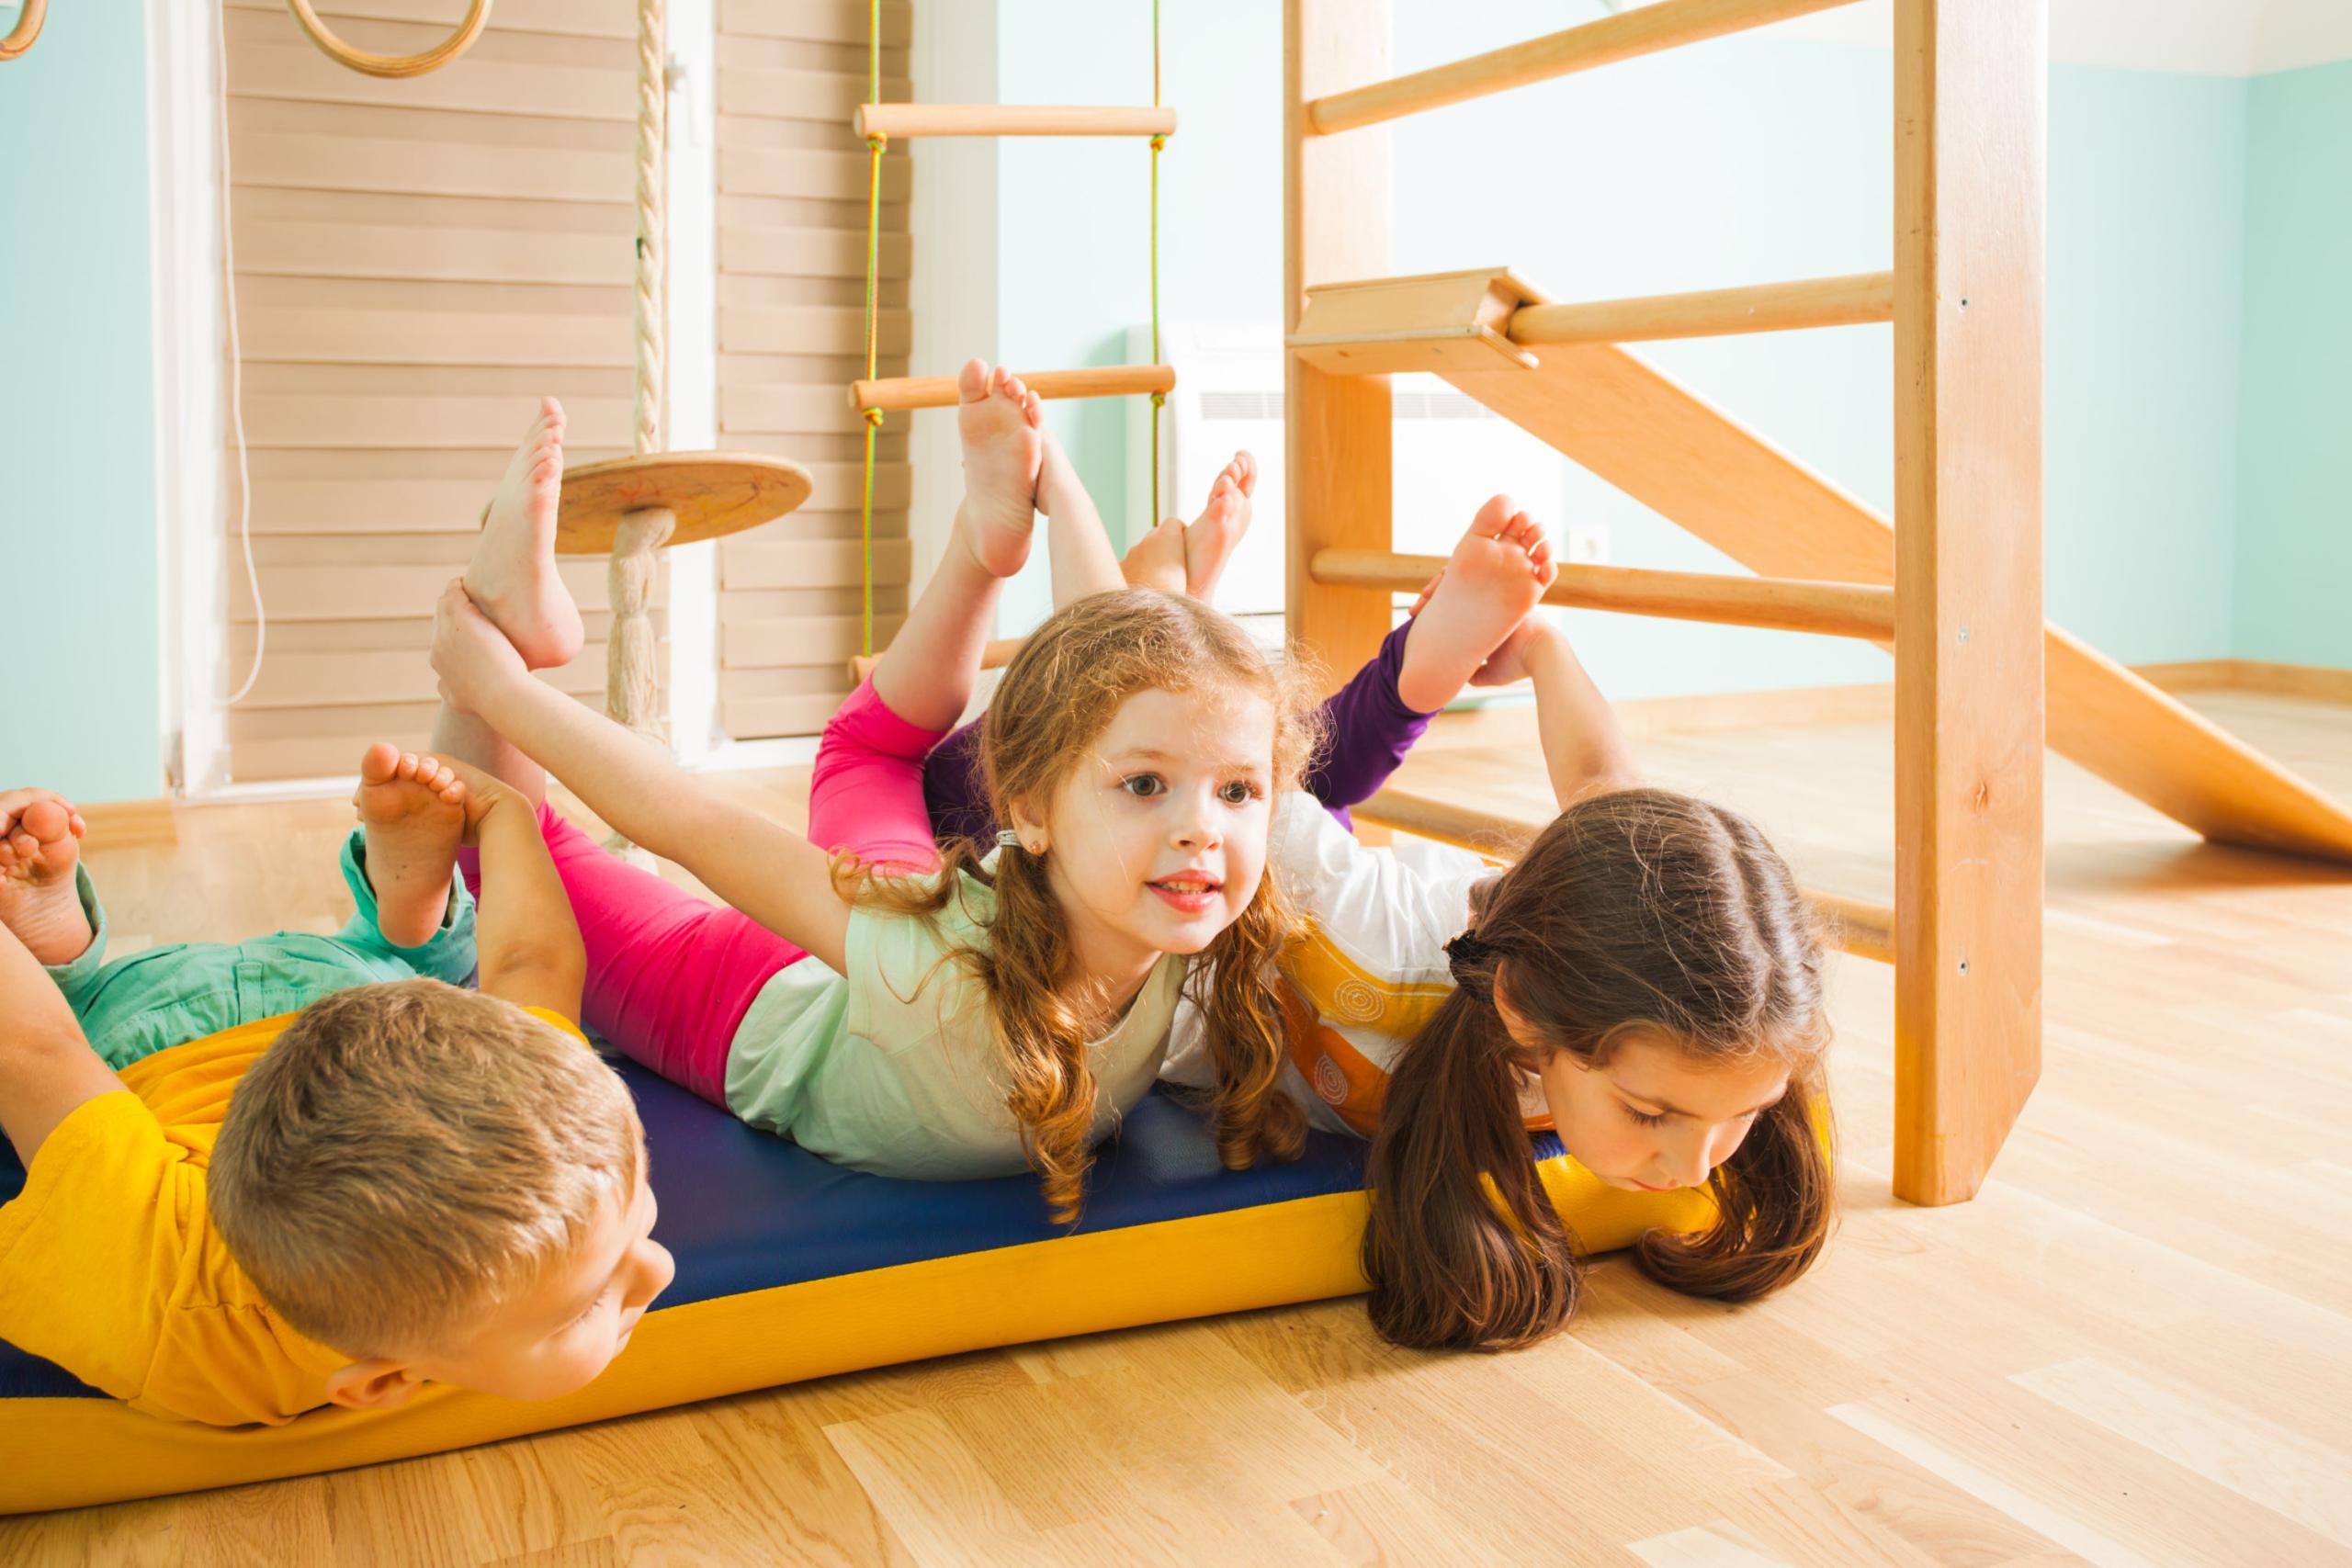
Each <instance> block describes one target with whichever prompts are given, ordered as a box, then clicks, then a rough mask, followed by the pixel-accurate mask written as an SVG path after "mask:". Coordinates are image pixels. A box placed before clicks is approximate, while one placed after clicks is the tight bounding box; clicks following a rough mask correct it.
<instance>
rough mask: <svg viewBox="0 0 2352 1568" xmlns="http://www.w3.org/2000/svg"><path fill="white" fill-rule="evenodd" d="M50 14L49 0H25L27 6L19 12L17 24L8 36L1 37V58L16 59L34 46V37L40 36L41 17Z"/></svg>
mask: <svg viewBox="0 0 2352 1568" xmlns="http://www.w3.org/2000/svg"><path fill="white" fill-rule="evenodd" d="M48 14H49V0H25V8H24V9H23V10H22V11H19V12H17V25H16V26H15V27H14V28H10V29H9V31H8V36H7V37H6V38H0V60H14V59H16V58H17V56H18V55H20V54H22V53H24V52H25V51H27V50H28V49H30V48H32V46H33V39H37V38H39V37H40V23H41V18H42V17H45V16H47V15H48Z"/></svg>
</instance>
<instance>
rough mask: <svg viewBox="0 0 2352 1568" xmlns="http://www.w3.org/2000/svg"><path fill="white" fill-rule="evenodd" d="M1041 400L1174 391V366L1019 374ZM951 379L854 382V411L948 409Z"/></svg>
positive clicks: (953, 382) (851, 386)
mask: <svg viewBox="0 0 2352 1568" xmlns="http://www.w3.org/2000/svg"><path fill="white" fill-rule="evenodd" d="M1014 374H1015V375H1017V376H1019V377H1020V378H1021V379H1022V380H1023V382H1024V383H1025V384H1026V385H1027V386H1028V388H1029V389H1030V390H1031V391H1033V392H1035V393H1036V394H1037V395H1038V396H1039V397H1041V398H1125V397H1135V396H1138V395H1140V394H1144V393H1148V392H1167V391H1172V390H1174V389H1175V386H1176V367H1174V366H1172V365H1113V366H1106V367H1103V368H1102V369H1099V370H1037V371H1026V370H1022V371H1015V372H1014ZM849 406H850V407H852V408H854V409H944V408H953V407H955V406H956V378H955V377H953V376H891V377H885V378H882V379H880V380H876V381H852V382H851V383H850V384H849Z"/></svg>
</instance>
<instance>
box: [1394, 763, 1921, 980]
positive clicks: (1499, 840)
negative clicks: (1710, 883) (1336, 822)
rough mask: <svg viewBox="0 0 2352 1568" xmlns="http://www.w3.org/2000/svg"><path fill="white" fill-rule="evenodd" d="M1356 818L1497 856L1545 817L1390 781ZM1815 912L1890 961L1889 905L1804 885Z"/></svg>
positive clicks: (1518, 845) (1875, 957)
mask: <svg viewBox="0 0 2352 1568" xmlns="http://www.w3.org/2000/svg"><path fill="white" fill-rule="evenodd" d="M1351 811H1352V814H1353V815H1354V817H1355V819H1356V820H1357V821H1359V822H1372V823H1377V824H1378V825H1379V826H1381V827H1384V828H1393V829H1396V830H1397V831H1398V832H1400V833H1411V834H1414V835H1416V836H1417V837H1419V838H1424V839H1434V840H1437V841H1438V842H1440V843H1442V844H1455V845H1459V846H1460V847H1462V848H1464V849H1466V850H1474V851H1476V852H1477V853H1479V854H1482V855H1491V856H1493V857H1494V858H1496V859H1498V860H1511V859H1515V858H1516V857H1517V856H1519V855H1520V854H1521V853H1523V852H1525V851H1526V849H1527V846H1528V845H1530V844H1532V843H1533V842H1534V841H1535V838H1536V835H1537V834H1539V833H1541V832H1542V831H1543V830H1544V828H1545V827H1546V826H1547V825H1548V824H1547V822H1530V821H1527V820H1525V819H1523V818H1517V817H1507V816H1505V815H1503V814H1502V813H1501V812H1498V811H1486V810H1481V809H1480V808H1479V807H1475V806H1464V805H1463V804H1462V803H1460V802H1459V801H1453V800H1446V799H1442V798H1441V797H1439V796H1436V795H1422V794H1420V793H1419V792H1417V791H1414V790H1409V789H1400V788H1397V786H1395V785H1393V784H1392V785H1390V786H1389V787H1388V788H1386V789H1384V790H1382V791H1381V792H1380V793H1379V794H1377V795H1374V796H1373V797H1372V798H1371V799H1370V800H1367V801H1365V802H1364V803H1363V804H1362V805H1361V806H1357V807H1351ZM1803 891H1804V897H1805V900H1806V902H1807V903H1809V904H1811V905H1812V907H1813V910H1814V913H1815V916H1816V917H1818V918H1819V919H1820V921H1821V928H1822V940H1823V941H1824V942H1827V943H1828V944H1829V945H1830V946H1832V947H1835V948H1837V949H1838V950H1839V951H1841V952H1845V953H1852V954H1853V955H1854V956H1855V957H1857V958H1868V959H1871V960H1872V961H1874V962H1876V963H1880V964H1893V963H1894V910H1893V909H1890V908H1887V907H1886V906H1885V905H1883V904H1871V903H1867V902H1865V901H1864V900H1862V899H1860V898H1849V897H1845V896H1844V895H1843V894H1838V893H1820V892H1816V891H1815V890H1814V889H1812V888H1810V887H1808V888H1805V889H1804V890H1803Z"/></svg>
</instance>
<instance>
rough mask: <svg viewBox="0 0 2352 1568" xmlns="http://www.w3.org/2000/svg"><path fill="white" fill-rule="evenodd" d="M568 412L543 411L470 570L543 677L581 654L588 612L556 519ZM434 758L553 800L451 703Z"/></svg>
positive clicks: (473, 593) (486, 514) (514, 755)
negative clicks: (561, 566) (562, 555)
mask: <svg viewBox="0 0 2352 1568" xmlns="http://www.w3.org/2000/svg"><path fill="white" fill-rule="evenodd" d="M563 435H564V421H563V405H562V404H561V403H560V402H558V401H556V400H555V399H553V398H547V399H544V400H541V402H540V404H539V412H538V417H537V419H535V420H534V421H533V422H532V423H531V428H530V429H528V430H527V431H526V432H524V434H523V440H522V443H521V445H519V446H516V447H515V456H514V457H512V458H511V459H509V460H508V462H507V465H506V477H505V479H503V480H501V481H500V483H499V487H498V493H497V494H496V495H494V496H492V498H491V502H490V505H489V507H488V508H486V509H485V510H484V511H483V513H482V528H481V538H480V539H479V540H477V541H476V542H475V545H474V555H473V559H472V560H471V561H470V562H469V563H468V564H467V567H466V575H465V583H466V592H467V594H468V595H469V597H470V598H471V599H472V600H473V602H474V603H475V604H478V605H480V606H481V611H482V613H483V614H484V615H488V616H489V617H490V619H491V622H492V625H494V626H497V627H498V629H499V630H500V631H503V632H504V633H505V634H506V637H507V640H508V641H510V642H512V643H513V644H514V645H515V651H516V652H518V653H520V654H521V655H522V656H523V662H524V663H525V664H526V665H528V666H530V667H531V668H532V669H534V670H544V669H552V668H554V667H556V666H558V665H563V664H569V663H571V660H572V659H573V657H574V656H575V655H577V654H578V653H579V651H580V643H581V637H582V630H581V625H580V610H579V607H578V606H577V605H575V604H573V603H572V601H571V590H570V589H568V588H566V587H565V586H564V583H563V578H562V576H561V575H560V573H559V572H558V571H557V570H556V564H555V526H556V510H557V505H558V503H559V502H560V500H561V499H562V493H563ZM431 747H432V750H434V751H435V752H437V753H439V754H440V755H442V756H444V757H454V758H456V759H457V760H458V761H461V762H466V763H469V764H470V765H472V766H474V767H477V768H480V769H481V770H482V771H483V772H484V773H489V774H490V775H491V776H492V777H493V778H495V779H498V780H499V781H500V782H501V783H503V784H505V785H507V787H509V788H510V789H513V790H515V792H516V793H518V794H520V795H522V796H523V797H524V798H525V799H526V800H529V801H532V802H533V803H535V804H536V803H537V802H538V801H541V800H544V799H546V798H547V793H548V776H547V773H546V771H545V770H544V769H542V768H541V767H540V766H539V765H538V764H537V762H534V761H531V759H529V758H528V757H526V756H525V755H523V753H522V752H520V751H518V750H515V748H514V747H512V746H510V745H508V744H507V743H506V740H505V739H504V738H503V737H502V736H501V735H500V734H499V733H498V732H497V731H496V730H494V729H492V728H490V726H488V725H486V724H484V723H482V722H481V720H480V719H479V718H476V717H475V716H473V715H471V714H468V713H459V712H458V711H457V710H456V709H454V708H451V707H450V706H448V705H447V704H444V705H442V708H441V712H440V714H439V715H438V716H436V717H435V719H434V721H433V739H432V741H431Z"/></svg>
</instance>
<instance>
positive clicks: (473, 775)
mask: <svg viewBox="0 0 2352 1568" xmlns="http://www.w3.org/2000/svg"><path fill="white" fill-rule="evenodd" d="M443 761H444V763H445V765H447V767H449V768H450V769H452V770H453V771H455V772H456V773H457V774H458V777H459V778H461V779H463V780H464V781H465V784H466V841H467V842H468V843H469V844H472V845H473V846H474V847H475V849H476V850H477V852H479V853H480V854H481V886H482V892H483V895H484V897H482V899H481V902H480V904H479V905H478V906H477V907H476V909H475V914H474V953H475V962H476V963H477V964H479V966H480V968H481V978H480V980H479V981H478V982H477V983H478V984H479V985H480V987H481V990H482V992H483V994H484V995H486V996H492V997H496V998H499V999H500V1000H502V1001H509V1002H513V1003H514V1004H515V1006H517V1007H530V1008H545V1009H547V1010H548V1011H550V1012H559V1013H561V1014H562V1015H563V1016H564V1017H566V1018H568V1019H570V1020H571V1021H572V1022H574V1023H577V1022H579V1021H580V992H581V988H582V986H583V985H584V984H585V982H586V976H587V972H588V953H587V950H586V949H585V948H583V947H582V946H581V943H580V923H579V922H578V921H577V920H576V919H573V918H572V914H571V897H569V896H568V895H567V894H566V893H565V892H564V890H563V879H562V878H561V877H560V876H558V875H557V874H556V869H555V863H554V862H553V861H551V860H549V859H548V846H547V840H545V839H544V838H543V837H541V835H540V833H539V824H538V818H537V814H536V813H535V812H534V810H533V808H532V806H531V803H530V801H528V800H527V799H526V798H525V797H524V796H523V795H520V794H519V793H517V792H516V791H515V790H513V789H510V788H508V787H507V786H506V785H505V784H501V783H500V782H499V781H498V780H496V779H495V778H492V776H491V775H490V774H488V773H483V772H482V771H481V769H479V768H475V767H470V766H469V765H468V764H466V763H464V762H459V761H451V760H449V759H447V758H444V759H443Z"/></svg>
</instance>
